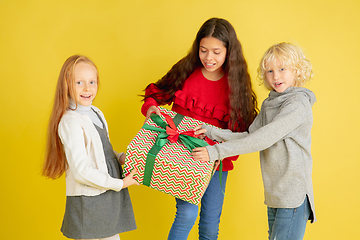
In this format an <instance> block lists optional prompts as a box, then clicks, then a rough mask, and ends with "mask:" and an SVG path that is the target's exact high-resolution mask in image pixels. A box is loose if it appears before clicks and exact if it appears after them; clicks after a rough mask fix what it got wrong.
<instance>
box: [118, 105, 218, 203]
mask: <svg viewBox="0 0 360 240" xmlns="http://www.w3.org/2000/svg"><path fill="white" fill-rule="evenodd" d="M159 109H160V112H161V115H160V116H159V115H156V114H152V115H151V118H149V119H148V120H147V121H146V122H145V124H144V126H143V127H142V128H141V130H140V131H139V132H138V133H137V135H136V136H135V137H134V139H133V140H132V141H131V142H130V144H129V145H128V147H127V151H126V159H125V166H124V172H125V175H128V174H129V173H130V172H131V170H133V169H134V168H136V169H137V170H138V173H137V174H135V175H134V179H135V180H136V181H137V182H139V183H140V184H143V185H146V186H149V187H150V188H153V189H156V190H158V191H161V192H164V193H166V194H170V195H172V196H174V197H176V198H179V199H182V200H184V201H187V202H190V203H193V204H196V205H197V204H199V203H200V200H201V198H202V196H203V194H204V192H205V190H206V188H207V186H208V184H209V181H210V179H211V177H212V173H213V170H214V162H203V161H195V160H194V159H193V157H192V156H191V150H192V149H193V148H195V147H201V146H207V145H208V143H207V142H206V141H204V140H201V139H198V138H195V137H193V136H194V135H193V131H192V130H193V129H194V127H196V126H198V125H201V124H203V122H201V121H198V120H196V119H193V118H190V117H186V116H183V115H181V114H177V113H176V112H173V111H170V110H167V109H165V108H162V107H159Z"/></svg>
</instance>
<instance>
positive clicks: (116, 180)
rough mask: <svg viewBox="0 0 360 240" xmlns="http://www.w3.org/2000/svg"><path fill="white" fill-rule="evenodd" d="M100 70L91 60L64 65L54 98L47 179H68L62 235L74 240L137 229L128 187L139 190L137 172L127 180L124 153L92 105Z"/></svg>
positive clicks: (112, 236) (78, 59)
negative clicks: (123, 170) (116, 145)
mask: <svg viewBox="0 0 360 240" xmlns="http://www.w3.org/2000/svg"><path fill="white" fill-rule="evenodd" d="M98 86H99V76H98V70H97V68H96V66H95V64H94V63H93V62H92V61H91V60H90V59H89V58H87V57H85V56H80V55H74V56H71V57H69V58H68V59H67V60H66V61H65V63H64V64H63V66H62V68H61V71H60V75H59V78H58V83H57V87H56V92H55V100H54V106H53V109H52V113H51V117H50V122H49V127H48V141H47V151H46V157H45V162H44V166H43V175H44V176H46V177H48V178H52V179H56V178H59V177H60V176H62V175H63V173H65V176H66V177H65V179H66V196H67V197H66V208H65V215H64V220H63V224H62V227H61V231H62V233H63V234H64V236H66V237H68V238H72V239H114V240H115V239H120V237H119V233H121V232H125V231H130V230H133V229H136V224H135V219H134V214H133V210H132V204H131V201H130V196H129V192H128V189H127V187H128V186H131V185H138V184H137V182H136V181H135V180H133V174H134V173H135V172H136V170H135V171H134V172H132V173H131V174H130V175H129V176H127V177H126V178H124V177H123V173H122V168H121V165H120V164H122V163H123V161H124V157H125V156H124V153H116V152H115V151H114V150H113V149H112V146H111V143H110V141H109V133H108V126H107V123H106V120H105V117H104V115H103V113H102V112H101V111H100V110H99V109H98V108H96V107H95V106H93V105H92V101H93V100H94V98H95V97H96V95H97V91H98Z"/></svg>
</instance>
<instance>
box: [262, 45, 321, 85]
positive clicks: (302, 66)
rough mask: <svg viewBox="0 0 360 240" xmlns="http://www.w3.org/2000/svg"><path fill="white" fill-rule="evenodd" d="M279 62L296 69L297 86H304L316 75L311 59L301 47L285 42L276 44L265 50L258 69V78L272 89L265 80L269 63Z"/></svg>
mask: <svg viewBox="0 0 360 240" xmlns="http://www.w3.org/2000/svg"><path fill="white" fill-rule="evenodd" d="M278 62H279V63H280V65H281V66H283V67H285V68H291V69H293V70H294V71H295V87H302V86H303V85H304V84H305V83H306V82H308V81H310V80H311V78H312V77H313V75H314V74H313V71H312V65H311V63H310V61H309V60H308V59H307V58H306V57H305V55H304V53H303V52H302V50H301V49H300V48H299V47H297V46H295V45H293V44H290V43H285V42H282V43H278V44H275V45H273V46H271V47H270V48H269V49H268V50H267V51H266V52H265V54H264V56H263V57H262V59H261V61H260V66H259V68H258V69H257V74H258V79H259V80H260V82H261V84H264V85H265V86H266V87H267V88H268V89H270V90H271V89H272V88H271V87H270V86H268V84H267V82H266V81H265V80H266V76H265V74H266V71H267V70H268V67H269V63H273V64H274V65H276V64H277V63H278Z"/></svg>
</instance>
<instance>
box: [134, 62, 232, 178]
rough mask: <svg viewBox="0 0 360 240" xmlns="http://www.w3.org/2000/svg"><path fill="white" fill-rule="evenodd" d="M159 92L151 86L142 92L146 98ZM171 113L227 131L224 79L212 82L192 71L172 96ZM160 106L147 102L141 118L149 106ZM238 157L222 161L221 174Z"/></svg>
mask: <svg viewBox="0 0 360 240" xmlns="http://www.w3.org/2000/svg"><path fill="white" fill-rule="evenodd" d="M157 92H160V90H159V89H158V88H157V87H156V86H155V85H154V84H150V86H149V87H148V88H147V89H146V90H145V94H146V95H150V94H152V93H157ZM171 103H173V105H172V110H173V111H174V112H177V113H179V114H182V115H184V116H189V117H192V118H195V119H197V120H200V121H203V122H206V123H209V124H212V125H214V126H216V127H219V128H223V129H227V128H228V126H229V119H230V115H229V112H230V106H229V105H230V104H229V86H228V81H227V75H225V76H224V77H222V78H221V79H220V80H218V81H211V80H208V79H206V78H205V77H204V75H203V74H202V72H201V69H200V68H199V69H197V70H195V71H194V72H193V73H192V74H191V75H190V76H189V78H188V79H186V81H185V83H184V86H183V88H182V89H180V90H178V91H177V92H176V93H175V96H174V98H173V102H169V103H168V104H169V105H170V104H171ZM154 105H155V106H158V105H159V104H158V103H157V102H156V101H155V99H153V98H146V99H145V102H144V104H143V106H142V108H141V112H142V114H144V116H145V115H146V113H147V110H148V109H149V107H151V106H154ZM237 157H238V156H235V157H230V158H225V159H224V160H223V171H229V170H232V169H233V168H234V166H233V163H232V161H235V160H236V159H237Z"/></svg>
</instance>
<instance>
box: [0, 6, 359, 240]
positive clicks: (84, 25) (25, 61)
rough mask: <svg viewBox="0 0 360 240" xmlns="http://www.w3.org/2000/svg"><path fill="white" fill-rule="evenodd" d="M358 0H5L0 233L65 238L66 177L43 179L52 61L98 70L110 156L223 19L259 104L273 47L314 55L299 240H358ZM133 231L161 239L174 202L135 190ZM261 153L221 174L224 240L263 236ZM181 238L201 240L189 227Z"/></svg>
mask: <svg viewBox="0 0 360 240" xmlns="http://www.w3.org/2000/svg"><path fill="white" fill-rule="evenodd" d="M359 11H360V2H359V1H358V0H342V1H326V0H299V1H298V0H295V1H288V0H273V1H267V0H251V1H248V0H246V1H245V0H244V1H242V0H223V1H214V0H207V1H200V0H199V1H197V0H182V1H179V0H152V1H146V0H131V1H122V0H103V1H98V0H86V1H85V0H62V1H48V0H43V1H41V0H33V1H25V0H24V1H21V0H1V1H0V74H1V75H0V76H1V80H0V81H1V85H0V86H1V94H0V100H1V101H0V104H1V117H0V133H1V139H0V150H1V151H0V153H1V170H0V171H1V174H0V182H1V199H0V207H1V214H0V239H54V240H57V239H65V237H63V236H62V234H61V232H60V230H59V229H60V226H61V222H62V217H63V212H64V206H65V181H64V177H62V178H60V179H58V180H55V181H52V180H47V179H45V178H44V177H41V175H40V170H41V166H42V161H43V160H42V159H43V155H44V146H45V136H46V127H47V121H48V118H49V114H50V110H51V107H52V100H53V97H54V91H55V84H56V81H57V77H58V74H59V71H60V68H61V66H62V64H63V62H64V61H65V59H66V58H67V57H69V56H70V55H73V54H84V55H87V56H89V57H90V58H91V59H92V60H93V61H94V62H95V63H96V64H97V66H98V68H99V71H100V78H101V87H100V90H99V92H98V96H97V99H96V100H95V102H94V105H96V106H98V107H99V108H100V109H101V110H102V111H103V112H104V113H105V116H106V117H107V121H108V123H109V126H110V137H111V140H112V144H113V146H114V148H115V149H116V150H117V151H125V149H126V146H127V144H128V143H129V142H130V141H131V139H132V137H133V136H134V135H135V134H136V133H137V131H138V130H139V129H140V127H141V126H142V123H143V120H144V117H143V116H142V115H141V113H140V107H141V102H140V100H141V98H140V97H139V96H138V95H139V94H142V90H143V89H144V88H145V86H146V85H147V84H149V83H150V82H154V81H156V80H157V79H159V78H160V77H161V76H162V75H164V74H165V73H166V71H168V70H169V68H170V67H171V66H172V65H173V64H174V63H175V62H176V61H178V60H179V59H180V58H181V57H183V56H184V55H185V54H186V53H187V51H188V50H189V48H190V46H191V44H192V41H193V40H194V38H195V35H196V32H197V31H198V29H199V28H200V26H201V24H202V23H203V22H204V21H205V20H207V19H208V18H210V17H222V18H226V19H227V20H229V21H230V22H231V23H232V24H233V26H234V28H235V30H236V32H237V34H238V37H239V39H240V41H241V43H242V44H243V48H244V52H245V56H246V59H247V61H248V64H249V71H250V73H251V76H252V78H253V85H254V89H255V91H256V93H257V95H258V100H259V102H260V103H261V102H262V101H263V100H264V99H265V97H266V96H267V94H268V91H267V90H265V88H264V87H263V86H259V84H258V82H257V80H256V68H257V65H258V62H259V60H260V58H261V56H262V54H263V53H264V52H265V50H266V49H267V48H268V47H269V46H270V45H272V44H274V43H278V42H281V41H289V42H293V43H297V44H299V45H300V46H301V47H302V48H303V49H304V50H305V53H306V54H307V56H308V58H309V59H310V60H311V62H312V64H313V67H314V71H315V74H316V76H315V78H314V80H313V81H312V82H310V83H309V84H308V85H306V87H308V88H309V89H311V90H313V91H314V92H315V94H316V96H317V99H318V101H317V103H316V104H315V105H314V107H313V112H314V126H313V131H312V136H313V145H312V153H313V159H314V168H313V181H314V191H315V204H316V213H317V217H318V222H317V223H315V224H308V226H307V230H306V234H305V239H326V240H331V239H334V240H338V239H360V232H359V229H358V228H359V222H360V220H359V216H360V208H359V203H360V194H359V192H360V190H359V188H360V180H359V179H360V178H359V171H360V167H359V164H360V163H359V160H360V157H359V156H360V146H359V142H360V141H359V135H360V130H359V122H360V113H359V106H358V104H359V102H360V101H359V95H360V94H359V89H360V80H359V59H360V41H359V40H360V25H359V23H360V14H359ZM130 191H131V198H132V201H133V206H134V211H135V215H136V220H137V225H138V229H137V230H135V231H132V232H128V233H124V234H121V239H122V240H127V239H166V237H167V233H168V231H169V229H170V226H171V223H172V221H173V218H174V215H175V201H174V199H173V198H172V197H169V196H167V195H165V194H163V193H160V192H157V191H155V190H152V189H149V188H147V187H144V186H140V187H131V188H130ZM266 238H267V216H266V207H265V205H264V204H263V187H262V180H261V174H260V167H259V159H258V153H252V154H247V155H244V156H241V157H240V158H239V159H238V161H237V162H236V164H235V170H234V171H232V172H231V173H230V174H229V178H228V185H227V191H226V198H225V205H224V208H223V215H222V219H221V224H220V235H219V239H220V240H233V239H255V240H257V239H266ZM189 239H192V240H193V239H197V228H196V227H194V229H193V230H192V232H191V233H190V237H189Z"/></svg>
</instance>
